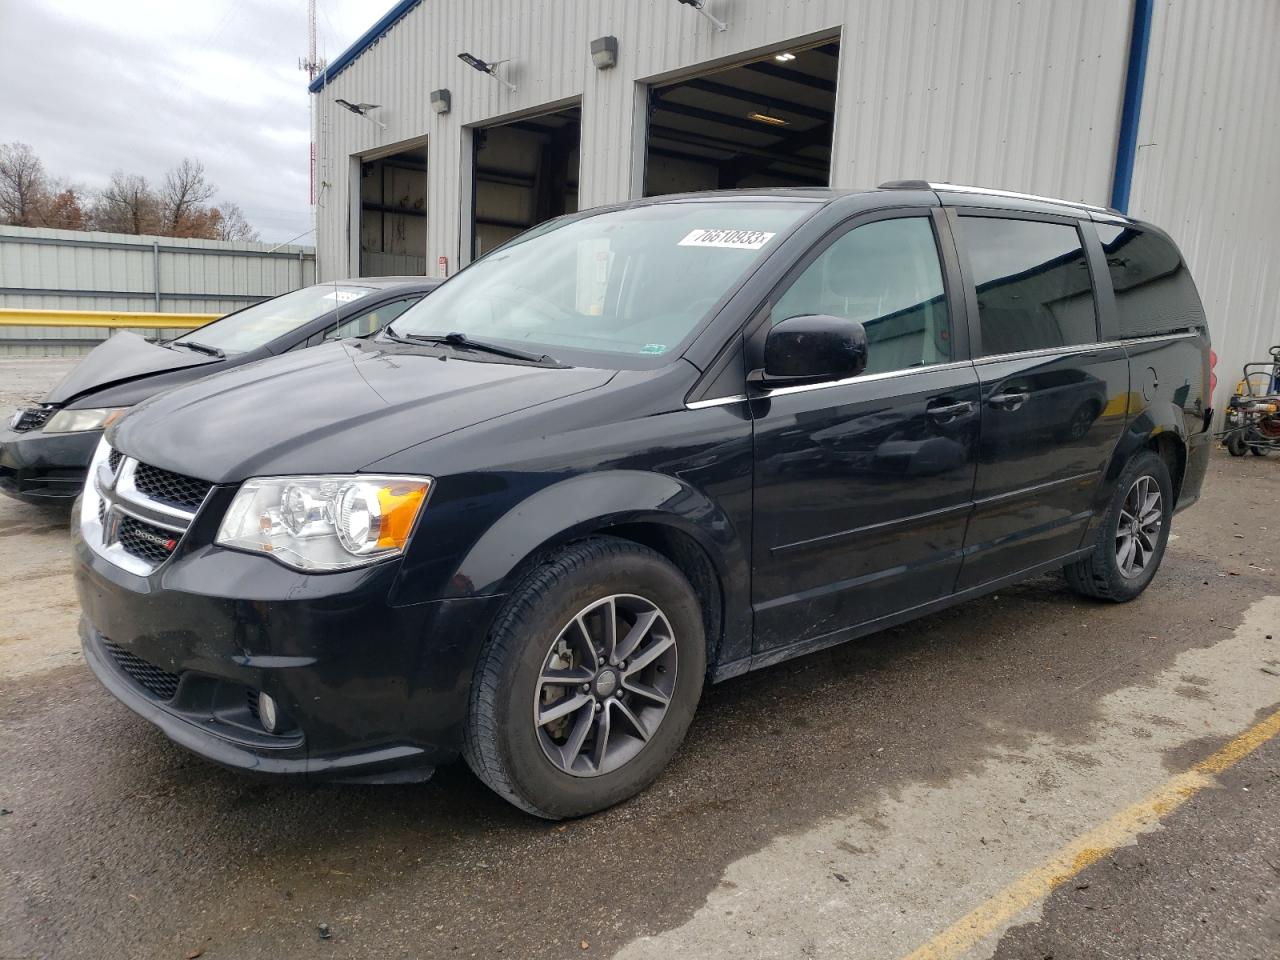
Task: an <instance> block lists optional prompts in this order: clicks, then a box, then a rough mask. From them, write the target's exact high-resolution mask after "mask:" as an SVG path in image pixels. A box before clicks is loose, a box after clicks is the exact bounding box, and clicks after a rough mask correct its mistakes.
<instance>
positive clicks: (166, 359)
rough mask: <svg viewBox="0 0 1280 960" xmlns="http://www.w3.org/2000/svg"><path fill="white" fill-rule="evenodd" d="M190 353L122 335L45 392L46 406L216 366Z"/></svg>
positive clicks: (102, 345)
mask: <svg viewBox="0 0 1280 960" xmlns="http://www.w3.org/2000/svg"><path fill="white" fill-rule="evenodd" d="M217 362H218V358H217V357H210V356H206V355H205V354H202V353H196V352H195V351H193V350H170V349H168V348H166V347H161V346H157V345H156V344H154V343H151V342H150V341H149V340H144V339H143V338H142V337H140V336H138V335H137V334H136V333H128V332H122V333H117V334H116V335H115V336H114V337H111V338H110V339H108V340H105V341H103V342H102V343H100V344H98V345H97V346H96V347H94V348H93V349H92V350H90V351H89V353H88V354H86V355H85V358H84V359H83V360H81V361H80V362H79V363H78V364H76V366H75V368H74V369H73V370H72V371H71V372H70V373H68V374H67V375H66V376H65V377H63V378H62V379H61V380H60V381H59V382H58V385H57V386H55V387H54V388H53V389H52V390H50V391H49V394H48V396H47V397H46V398H45V402H46V403H66V402H68V401H69V400H74V399H76V398H77V397H79V396H81V395H82V394H85V393H88V392H90V391H93V390H100V389H102V388H103V387H107V386H112V385H115V384H120V383H126V382H128V381H130V380H137V379H139V378H141V377H149V376H152V375H154V374H157V373H166V372H168V371H170V370H179V369H182V368H183V367H199V366H205V365H207V364H210V363H217Z"/></svg>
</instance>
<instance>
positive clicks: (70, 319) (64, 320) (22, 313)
mask: <svg viewBox="0 0 1280 960" xmlns="http://www.w3.org/2000/svg"><path fill="white" fill-rule="evenodd" d="M220 316H222V314H220V313H147V312H141V311H132V310H23V309H20V308H16V307H5V308H2V309H0V327H143V328H146V329H152V330H161V329H170V328H172V329H187V328H189V327H203V326H204V325H205V324H206V323H208V322H209V321H210V320H216V319H218V317H220Z"/></svg>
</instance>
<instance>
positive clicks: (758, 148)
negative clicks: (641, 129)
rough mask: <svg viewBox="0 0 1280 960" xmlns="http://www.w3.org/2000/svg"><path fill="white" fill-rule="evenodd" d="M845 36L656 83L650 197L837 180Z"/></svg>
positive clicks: (649, 144)
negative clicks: (834, 149) (834, 151)
mask: <svg viewBox="0 0 1280 960" xmlns="http://www.w3.org/2000/svg"><path fill="white" fill-rule="evenodd" d="M839 63H840V42H839V41H838V40H830V41H827V42H825V43H821V44H818V45H815V46H809V47H804V48H793V49H789V50H782V51H777V52H774V53H770V54H768V55H767V56H764V57H761V58H759V59H756V60H753V61H750V62H748V63H742V64H738V65H736V66H732V67H728V68H721V69H719V70H716V71H714V72H710V73H706V74H703V75H701V76H696V77H692V78H689V79H684V80H679V81H676V82H674V83H669V84H663V85H657V86H653V87H650V89H649V129H648V135H647V138H646V149H645V187H644V193H645V196H647V197H651V196H655V195H657V194H663V193H680V192H683V191H686V190H729V189H733V188H736V187H773V186H777V187H797V186H820V187H825V186H827V185H828V184H829V183H830V182H831V132H832V128H833V122H834V119H835V106H836V70H837V68H838V66H839Z"/></svg>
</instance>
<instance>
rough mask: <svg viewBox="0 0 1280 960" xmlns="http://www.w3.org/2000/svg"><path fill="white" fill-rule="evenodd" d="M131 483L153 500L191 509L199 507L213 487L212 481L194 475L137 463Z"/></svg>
mask: <svg viewBox="0 0 1280 960" xmlns="http://www.w3.org/2000/svg"><path fill="white" fill-rule="evenodd" d="M133 485H134V486H135V487H137V488H138V491H139V492H140V493H144V494H146V495H147V496H148V497H150V498H151V499H153V500H158V501H160V502H161V503H168V504H172V505H174V506H178V507H187V508H188V509H191V510H196V509H198V508H199V506H200V504H202V503H204V498H205V497H206V496H207V495H208V493H209V491H210V490H211V489H212V488H213V484H212V483H206V482H205V481H203V480H197V479H195V478H194V477H188V476H184V475H183V474H181V473H174V472H172V471H171V470H162V469H160V468H159V467H153V466H151V465H150V464H148V463H139V464H138V466H137V467H136V468H135V470H134V473H133Z"/></svg>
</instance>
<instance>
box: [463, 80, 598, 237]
mask: <svg viewBox="0 0 1280 960" xmlns="http://www.w3.org/2000/svg"><path fill="white" fill-rule="evenodd" d="M581 135H582V120H581V111H580V110H579V108H578V107H577V106H572V107H567V108H565V109H564V110H558V111H556V112H555V113H547V114H542V115H541V116H537V117H527V118H525V119H522V120H516V121H513V122H511V123H504V124H501V125H500V126H493V127H479V128H477V129H476V130H475V133H474V137H473V143H474V145H475V160H474V163H475V198H474V202H473V204H472V221H471V228H472V229H471V237H472V256H473V257H479V256H481V255H482V254H485V253H487V252H488V251H490V250H492V249H493V248H494V247H496V246H498V245H499V244H501V243H505V242H506V241H507V240H510V239H511V238H512V237H514V236H515V235H516V234H518V233H521V232H523V231H524V230H527V229H529V228H530V227H532V226H535V225H537V224H539V223H542V221H544V220H550V219H551V218H552V217H558V216H560V215H561V214H564V213H573V212H575V211H576V210H577V209H578V161H579V142H580V140H581Z"/></svg>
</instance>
